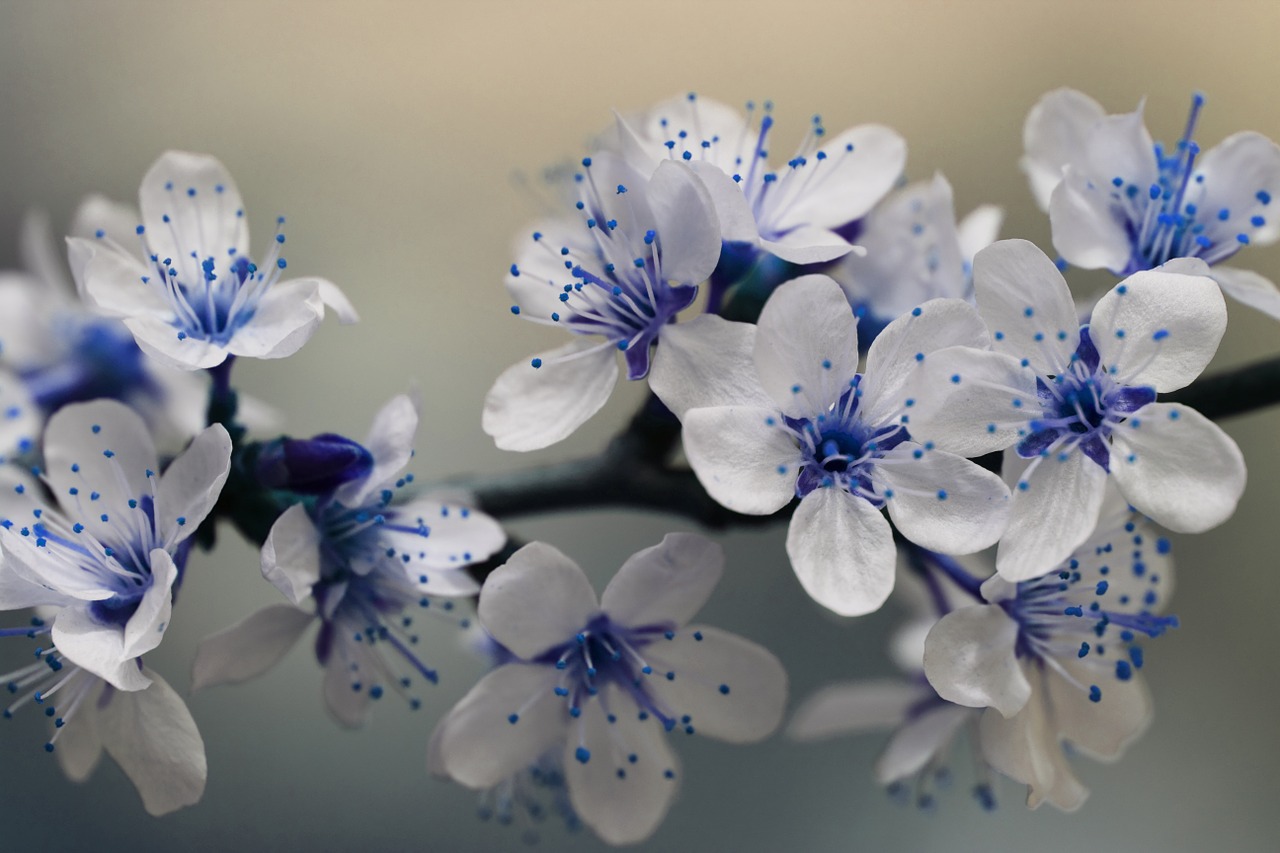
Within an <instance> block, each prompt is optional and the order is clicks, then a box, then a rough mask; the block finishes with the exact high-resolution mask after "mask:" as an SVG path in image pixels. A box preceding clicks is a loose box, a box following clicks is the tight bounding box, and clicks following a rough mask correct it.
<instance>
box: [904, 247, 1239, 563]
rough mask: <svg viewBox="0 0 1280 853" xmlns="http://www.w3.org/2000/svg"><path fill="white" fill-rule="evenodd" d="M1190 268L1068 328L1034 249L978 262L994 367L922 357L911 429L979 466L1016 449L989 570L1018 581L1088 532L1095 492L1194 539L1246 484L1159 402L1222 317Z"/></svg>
mask: <svg viewBox="0 0 1280 853" xmlns="http://www.w3.org/2000/svg"><path fill="white" fill-rule="evenodd" d="M1203 271H1204V265H1203V263H1202V262H1200V261H1196V260H1186V259H1184V260H1178V261H1173V262H1171V263H1170V264H1167V265H1166V266H1165V267H1161V268H1160V269H1156V270H1147V271H1141V272H1137V273H1134V274H1133V275H1131V276H1129V277H1128V278H1127V279H1125V280H1124V281H1122V282H1121V283H1120V284H1118V285H1117V286H1116V287H1115V288H1113V289H1112V290H1111V291H1110V292H1109V293H1107V294H1106V295H1105V296H1103V297H1102V299H1100V300H1099V301H1098V303H1097V305H1095V306H1094V308H1093V313H1092V315H1091V317H1090V318H1089V322H1088V323H1086V324H1084V325H1080V323H1079V320H1078V318H1077V315H1076V311H1075V307H1074V305H1073V303H1072V301H1071V295H1070V292H1069V291H1068V290H1067V285H1066V282H1065V281H1064V280H1063V278H1062V274H1061V273H1060V272H1059V271H1058V269H1057V268H1056V267H1055V266H1054V264H1053V262H1051V261H1050V260H1049V259H1048V258H1047V257H1045V256H1044V254H1043V253H1042V252H1040V250H1039V249H1037V248H1036V247H1035V246H1034V245H1032V244H1031V243H1028V242H1026V241H1023V240H1005V241H1002V242H999V243H996V244H994V245H992V246H990V247H988V248H987V249H985V250H983V251H982V252H981V253H979V255H978V257H977V260H976V268H975V285H976V289H977V300H978V310H979V312H980V313H981V314H982V317H983V319H984V320H985V321H986V323H987V325H988V327H989V328H990V331H991V337H992V340H993V343H992V349H991V351H979V350H977V349H973V348H966V347H954V348H948V349H945V350H941V351H939V352H935V353H931V354H930V356H929V358H928V359H927V360H926V361H925V363H924V365H923V366H922V371H921V376H922V378H921V386H922V390H921V394H920V405H919V407H918V409H917V410H916V412H915V413H914V416H913V419H912V429H913V431H915V432H917V433H918V434H919V435H921V436H923V437H924V438H926V439H928V440H931V441H933V442H935V443H936V445H937V446H938V447H939V448H942V449H946V450H950V451H952V452H955V453H959V454H962V455H965V456H977V455H980V454H983V453H989V452H992V451H996V450H1001V449H1004V448H1007V447H1010V446H1016V450H1017V454H1018V456H1020V457H1022V458H1023V459H1030V460H1032V461H1031V464H1030V465H1028V466H1027V468H1026V470H1025V472H1023V474H1022V476H1021V478H1020V479H1019V480H1018V481H1017V485H1016V488H1015V489H1014V490H1013V511H1012V516H1011V519H1010V522H1009V529H1008V531H1007V532H1006V533H1005V535H1004V537H1003V538H1002V539H1001V540H1000V547H999V552H998V554H997V559H996V566H997V568H998V570H999V572H1000V574H1001V575H1002V576H1003V577H1004V578H1005V579H1006V580H1010V581H1019V580H1028V579H1030V578H1033V577H1036V576H1038V575H1040V574H1043V573H1045V572H1047V571H1049V570H1050V569H1052V568H1053V567H1054V566H1056V565H1058V564H1059V563H1061V562H1062V561H1063V560H1064V559H1066V557H1067V555H1069V554H1070V553H1071V552H1072V551H1074V550H1075V549H1076V548H1077V547H1078V546H1079V545H1080V543H1082V542H1083V541H1084V540H1085V538H1086V537H1088V536H1089V534H1090V532H1091V531H1092V530H1093V529H1094V527H1095V525H1096V523H1097V519H1098V512H1099V510H1100V507H1101V506H1102V498H1103V495H1104V493H1105V491H1106V484H1107V481H1108V479H1111V478H1114V480H1115V482H1116V484H1117V485H1118V486H1119V488H1120V492H1121V493H1122V494H1123V495H1124V497H1125V499H1126V500H1127V501H1128V502H1129V503H1131V504H1133V506H1135V507H1136V508H1137V509H1138V510H1139V511H1140V512H1142V513H1144V514H1145V515H1148V516H1150V517H1151V518H1152V519H1154V520H1155V521H1156V522H1157V523H1159V524H1161V525H1163V526H1165V527H1167V528H1169V529H1171V530H1175V531H1178V532H1180V533H1199V532H1202V531H1204V530H1208V529H1210V528H1212V527H1214V526H1216V525H1218V524H1221V523H1222V522H1223V521H1225V520H1226V519H1227V518H1228V517H1229V516H1230V515H1231V514H1232V512H1234V511H1235V506H1236V503H1237V501H1238V500H1239V498H1240V494H1241V492H1242V491H1243V489H1244V483H1245V467H1244V459H1243V457H1242V456H1241V454H1240V449H1239V448H1238V447H1237V446H1236V444H1235V442H1234V441H1232V440H1231V438H1230V437H1229V436H1227V434H1226V433H1224V432H1223V431H1222V430H1221V428H1219V427H1218V426H1217V425H1216V424H1214V423H1213V422H1212V421H1210V420H1209V419H1207V418H1205V417H1204V416H1203V415H1201V414H1199V413H1198V412H1196V411H1195V410H1194V409H1190V408H1188V407H1187V406H1184V405H1181V404H1178V403H1158V402H1156V395H1157V394H1159V393H1165V392H1168V391H1174V390H1176V389H1178V388H1181V387H1183V386H1184V385H1187V384H1188V383H1190V382H1191V381H1192V380H1194V379H1195V378H1196V376H1198V375H1199V374H1200V371H1201V370H1203V369H1204V367H1205V365H1206V364H1208V363H1209V360H1210V359H1211V358H1212V357H1213V354H1214V352H1215V351H1216V350H1217V347H1218V341H1219V340H1220V339H1221V338H1222V334H1223V331H1224V330H1225V328H1226V321H1227V317H1226V306H1225V305H1224V304H1223V300H1222V295H1221V293H1219V291H1218V288H1217V287H1216V286H1215V285H1214V283H1213V282H1212V281H1211V280H1209V279H1208V278H1206V277H1205V276H1204V275H1202V274H1200V275H1198V274H1196V273H1197V272H1203Z"/></svg>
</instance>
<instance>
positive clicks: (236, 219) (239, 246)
mask: <svg viewBox="0 0 1280 853" xmlns="http://www.w3.org/2000/svg"><path fill="white" fill-rule="evenodd" d="M193 191H194V192H193ZM138 201H139V206H140V208H141V211H142V222H143V224H145V225H146V226H147V232H146V236H147V242H148V243H149V245H150V247H151V251H152V253H153V254H155V255H157V256H158V257H160V258H172V259H173V261H174V265H175V266H177V267H178V269H179V270H183V271H185V272H186V275H183V276H182V279H183V280H184V281H197V280H198V278H197V275H196V273H197V272H199V266H198V260H197V259H196V258H192V257H190V255H191V253H192V252H195V253H197V254H198V255H199V260H203V259H204V258H206V257H209V256H211V255H212V256H213V257H217V258H223V257H226V256H227V254H228V250H230V249H233V248H234V249H235V250H236V253H237V254H240V255H246V256H247V255H248V254H249V225H248V222H247V221H246V217H245V215H244V202H243V201H242V200H241V198H240V190H239V189H237V188H236V183H235V181H234V180H232V178H231V173H230V172H228V171H227V167H226V166H223V165H222V164H221V163H220V162H218V161H217V160H216V159H214V158H213V157H210V156H209V155H207V154H192V153H189V152H186V151H166V152H165V153H163V154H161V155H160V157H159V158H158V159H157V160H156V162H155V163H153V164H152V165H151V168H150V169H148V170H147V173H146V175H144V176H143V178H142V186H141V187H139V189H138ZM165 217H168V220H167V221H166V220H165Z"/></svg>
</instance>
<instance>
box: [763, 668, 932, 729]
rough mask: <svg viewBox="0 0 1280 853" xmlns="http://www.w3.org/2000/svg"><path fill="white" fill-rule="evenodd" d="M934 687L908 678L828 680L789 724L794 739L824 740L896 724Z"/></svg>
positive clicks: (801, 705)
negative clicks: (922, 684)
mask: <svg viewBox="0 0 1280 853" xmlns="http://www.w3.org/2000/svg"><path fill="white" fill-rule="evenodd" d="M931 693H932V691H931V690H929V689H928V688H926V687H922V686H921V685H918V684H912V683H910V682H906V681H890V680H880V681H848V682H842V683H839V684H829V685H827V686H826V687H823V688H822V689H821V690H819V691H818V692H817V693H815V694H813V695H812V696H810V697H809V698H808V699H805V700H804V701H803V702H801V703H800V707H799V708H797V709H796V711H795V713H794V714H793V715H792V716H791V722H790V723H788V724H787V737H788V738H790V739H791V740H798V741H811V740H824V739H826V738H830V737H835V736H837V735H852V734H861V733H862V732H872V731H879V730H881V729H888V728H893V727H894V726H897V725H898V724H899V723H901V722H902V721H903V720H904V719H906V716H907V711H908V710H909V709H910V708H911V706H912V705H914V704H916V703H917V702H919V701H921V700H922V699H926V698H928V697H929V696H930V695H931Z"/></svg>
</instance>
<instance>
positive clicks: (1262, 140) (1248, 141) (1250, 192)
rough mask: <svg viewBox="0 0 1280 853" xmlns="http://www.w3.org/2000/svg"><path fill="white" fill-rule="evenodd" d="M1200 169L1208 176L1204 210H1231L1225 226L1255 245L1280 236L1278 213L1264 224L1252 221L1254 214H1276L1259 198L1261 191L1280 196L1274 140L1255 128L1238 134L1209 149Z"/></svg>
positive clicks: (1279, 163) (1279, 166)
mask: <svg viewBox="0 0 1280 853" xmlns="http://www.w3.org/2000/svg"><path fill="white" fill-rule="evenodd" d="M1196 171H1197V172H1199V173H1200V174H1202V175H1204V178H1205V179H1204V184H1203V186H1204V198H1203V199H1201V203H1200V209H1201V210H1206V211H1219V210H1224V209H1225V210H1228V211H1230V213H1231V216H1230V217H1229V218H1228V219H1227V221H1226V222H1225V223H1224V224H1223V226H1222V227H1224V228H1225V227H1229V228H1231V229H1232V230H1233V231H1234V232H1236V233H1246V234H1248V235H1249V240H1250V243H1251V244H1253V245H1261V246H1266V245H1270V244H1271V243H1274V242H1275V241H1276V238H1277V237H1280V218H1277V217H1276V216H1275V215H1266V216H1264V219H1265V224H1263V225H1262V226H1261V227H1255V226H1254V225H1253V224H1252V222H1250V219H1251V218H1252V216H1254V215H1257V214H1273V211H1272V210H1271V209H1269V208H1268V207H1267V206H1266V205H1262V204H1261V203H1260V201H1259V200H1258V198H1257V195H1258V193H1259V192H1262V193H1265V194H1269V195H1271V196H1280V147H1277V146H1276V144H1275V143H1274V142H1272V141H1271V140H1270V139H1268V138H1267V137H1265V136H1263V135H1262V134H1260V133H1255V132H1253V131H1243V132H1241V133H1234V134H1232V135H1231V136H1228V137H1227V138H1226V139H1224V140H1222V142H1219V143H1218V144H1217V145H1215V146H1214V147H1213V148H1211V149H1209V150H1208V151H1206V152H1205V153H1204V155H1203V156H1202V157H1201V158H1200V159H1199V160H1198V161H1197V163H1196ZM1228 233H1231V232H1228Z"/></svg>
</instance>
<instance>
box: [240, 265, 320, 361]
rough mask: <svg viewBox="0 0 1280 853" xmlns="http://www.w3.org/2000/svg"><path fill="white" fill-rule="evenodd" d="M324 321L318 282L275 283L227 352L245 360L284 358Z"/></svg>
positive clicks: (306, 339)
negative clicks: (243, 357) (241, 356)
mask: <svg viewBox="0 0 1280 853" xmlns="http://www.w3.org/2000/svg"><path fill="white" fill-rule="evenodd" d="M323 319H324V302H323V301H322V300H321V297H320V279H315V278H295V279H292V280H290V281H281V282H277V283H275V284H273V285H272V286H271V289H270V290H268V291H267V292H266V295H264V296H263V297H262V301H261V302H259V303H258V310H257V311H255V312H254V313H253V319H251V320H249V322H248V323H246V324H245V325H244V326H243V327H241V328H240V329H238V330H236V332H235V334H233V335H232V336H231V340H230V341H228V342H227V351H228V352H230V353H232V354H233V355H243V356H246V357H247V358H285V357H287V356H291V355H293V354H294V353H295V352H297V351H298V350H300V349H302V345H303V344H305V343H306V342H307V341H308V340H310V339H311V335H312V334H314V333H315V330H316V328H317V327H318V326H319V325H320V321H321V320H323Z"/></svg>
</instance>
